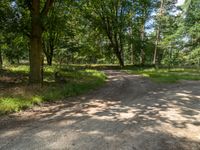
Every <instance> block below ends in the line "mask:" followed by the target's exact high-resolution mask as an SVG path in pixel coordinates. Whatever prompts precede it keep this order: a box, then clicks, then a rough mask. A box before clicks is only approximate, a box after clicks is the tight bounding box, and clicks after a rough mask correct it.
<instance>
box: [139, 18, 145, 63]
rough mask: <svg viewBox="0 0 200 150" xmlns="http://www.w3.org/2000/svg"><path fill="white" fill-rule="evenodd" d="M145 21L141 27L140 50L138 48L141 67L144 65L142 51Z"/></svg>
mask: <svg viewBox="0 0 200 150" xmlns="http://www.w3.org/2000/svg"><path fill="white" fill-rule="evenodd" d="M144 30H145V21H143V24H142V27H141V48H140V63H141V65H144V64H145V51H144V34H145V31H144Z"/></svg>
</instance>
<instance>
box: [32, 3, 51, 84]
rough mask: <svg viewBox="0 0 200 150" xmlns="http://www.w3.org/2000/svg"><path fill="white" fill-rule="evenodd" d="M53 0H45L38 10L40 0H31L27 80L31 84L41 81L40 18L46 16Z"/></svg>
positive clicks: (41, 31) (41, 30) (41, 28)
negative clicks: (28, 71) (28, 72)
mask: <svg viewBox="0 0 200 150" xmlns="http://www.w3.org/2000/svg"><path fill="white" fill-rule="evenodd" d="M53 1H54V0H46V1H45V5H44V7H43V9H42V11H40V9H41V8H40V3H41V1H40V0H32V3H31V7H29V9H30V12H31V13H30V14H31V36H30V52H29V60H30V74H29V82H30V83H31V84H41V83H42V70H43V67H42V61H43V58H42V57H43V56H42V33H43V26H42V22H41V19H42V18H43V17H46V16H47V14H48V11H49V9H50V8H51V7H52V5H53Z"/></svg>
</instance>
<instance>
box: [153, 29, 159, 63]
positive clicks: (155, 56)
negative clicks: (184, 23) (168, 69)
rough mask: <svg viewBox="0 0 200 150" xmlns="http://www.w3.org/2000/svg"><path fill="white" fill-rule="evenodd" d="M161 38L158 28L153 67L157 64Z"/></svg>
mask: <svg viewBox="0 0 200 150" xmlns="http://www.w3.org/2000/svg"><path fill="white" fill-rule="evenodd" d="M159 37H160V29H159V28H158V29H157V31H156V41H155V49H154V55H153V65H156V64H157V62H158V61H157V57H158V56H157V53H158V52H157V51H158V43H159Z"/></svg>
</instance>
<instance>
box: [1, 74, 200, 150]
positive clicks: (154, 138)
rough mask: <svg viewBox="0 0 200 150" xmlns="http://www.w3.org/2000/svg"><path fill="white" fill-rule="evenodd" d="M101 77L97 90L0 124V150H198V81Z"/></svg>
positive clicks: (21, 114)
mask: <svg viewBox="0 0 200 150" xmlns="http://www.w3.org/2000/svg"><path fill="white" fill-rule="evenodd" d="M106 73H107V74H108V75H109V81H108V83H107V84H106V85H105V86H104V87H102V88H100V89H99V90H96V91H93V92H90V93H89V94H86V95H82V96H80V97H76V98H71V99H70V100H71V102H66V103H63V102H58V103H55V104H51V105H43V106H41V107H35V108H33V109H32V110H27V111H25V112H21V113H16V114H13V115H11V116H10V117H9V118H2V119H0V149H1V150H10V149H13V150H35V149H37V150H44V149H63V150H67V149H70V150H71V149H72V150H200V82H197V81H187V82H186V81H184V82H181V83H178V84H171V85H158V84H156V83H152V82H151V81H150V80H148V79H146V78H143V77H141V76H137V75H127V74H126V73H122V72H117V71H106ZM11 117H12V118H11Z"/></svg>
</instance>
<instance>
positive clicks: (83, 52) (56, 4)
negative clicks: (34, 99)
mask: <svg viewBox="0 0 200 150" xmlns="http://www.w3.org/2000/svg"><path fill="white" fill-rule="evenodd" d="M199 5H200V2H199V1H198V0H186V1H185V3H184V4H183V5H181V6H178V5H177V4H176V0H142V1H140V0H135V1H131V0H116V1H115V0H105V1H102V0H94V1H88V0H82V1H76V0H74V1H73V0H46V1H44V0H34V1H28V0H25V1H23V0H1V3H0V12H1V13H0V14H1V15H0V21H1V23H0V24H1V27H0V28H1V32H0V39H1V45H0V46H1V47H0V67H1V68H3V63H9V64H20V63H24V62H26V63H28V64H29V65H30V76H29V77H30V79H29V81H30V82H31V83H40V82H41V80H42V75H41V70H42V64H47V65H50V66H51V65H52V64H60V65H62V64H119V65H120V66H121V67H124V66H125V65H152V66H158V67H159V66H165V67H174V66H176V67H177V66H178V67H185V66H186V67H199V66H200V57H199V55H200V47H199V45H200V44H199V42H200V35H199V34H200V31H199V30H200V27H199V26H200V25H199V24H200V23H199V20H200V18H199V17H200V14H199V13H200V12H199Z"/></svg>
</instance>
